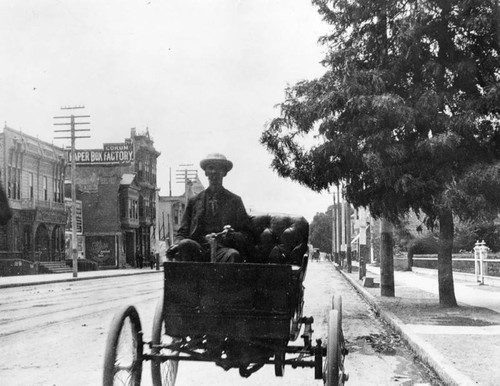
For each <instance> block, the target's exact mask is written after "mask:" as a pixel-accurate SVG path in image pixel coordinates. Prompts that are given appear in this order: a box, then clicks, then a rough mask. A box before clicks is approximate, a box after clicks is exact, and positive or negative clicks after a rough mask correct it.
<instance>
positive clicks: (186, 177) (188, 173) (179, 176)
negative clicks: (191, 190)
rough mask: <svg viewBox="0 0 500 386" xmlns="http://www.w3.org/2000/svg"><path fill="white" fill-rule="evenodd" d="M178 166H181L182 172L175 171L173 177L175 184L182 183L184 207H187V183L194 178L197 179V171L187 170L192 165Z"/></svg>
mask: <svg viewBox="0 0 500 386" xmlns="http://www.w3.org/2000/svg"><path fill="white" fill-rule="evenodd" d="M179 166H183V167H184V169H182V170H176V173H175V176H176V182H177V183H184V193H185V195H186V197H185V205H186V206H187V203H188V200H189V197H188V181H191V180H194V179H195V178H196V177H198V170H196V169H188V168H187V167H188V166H193V164H181V165H179Z"/></svg>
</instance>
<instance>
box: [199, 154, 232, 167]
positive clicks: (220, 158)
mask: <svg viewBox="0 0 500 386" xmlns="http://www.w3.org/2000/svg"><path fill="white" fill-rule="evenodd" d="M209 164H219V165H222V166H224V167H225V168H226V171H227V172H228V171H230V170H231V169H232V168H233V163H232V162H231V161H229V160H228V159H227V158H226V156H225V155H224V154H220V153H211V154H209V155H207V156H206V157H205V158H204V159H202V160H201V162H200V166H201V168H202V169H203V170H205V169H206V167H207V166H208V165H209Z"/></svg>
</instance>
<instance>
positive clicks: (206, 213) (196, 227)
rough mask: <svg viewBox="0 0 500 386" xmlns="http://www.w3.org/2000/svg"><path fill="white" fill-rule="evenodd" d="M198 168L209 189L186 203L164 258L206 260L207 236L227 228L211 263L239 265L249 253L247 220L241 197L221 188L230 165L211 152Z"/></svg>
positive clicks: (248, 220)
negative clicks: (201, 171)
mask: <svg viewBox="0 0 500 386" xmlns="http://www.w3.org/2000/svg"><path fill="white" fill-rule="evenodd" d="M200 166H201V168H202V169H203V170H204V171H205V175H206V176H207V178H208V184H209V186H208V188H207V189H205V190H204V191H202V192H201V193H199V194H198V195H196V196H195V197H192V198H191V199H190V200H189V201H188V204H187V207H186V211H185V212H184V216H183V218H182V222H181V226H180V228H179V230H178V231H177V235H176V237H175V241H174V244H173V245H172V246H171V247H170V248H169V249H168V251H167V256H168V257H169V258H175V259H176V260H180V261H210V243H209V239H210V237H212V236H213V234H214V233H219V232H222V231H223V230H224V229H230V231H228V232H227V233H226V234H225V235H224V236H222V237H221V239H220V240H219V239H218V245H217V249H216V256H215V261H216V262H225V263H231V262H243V261H244V260H245V258H246V257H247V256H248V254H249V245H250V240H251V236H250V235H251V231H250V218H249V216H248V214H247V212H246V210H245V207H244V205H243V202H242V200H241V198H240V197H239V196H237V195H236V194H234V193H231V192H230V191H228V190H226V189H225V188H224V187H223V186H222V180H223V179H224V177H225V176H226V175H227V173H228V172H229V171H230V170H231V169H232V168H233V163H232V162H231V161H229V160H228V159H227V158H226V157H225V156H224V155H222V154H219V153H213V154H209V155H208V156H207V157H206V158H205V159H203V160H202V161H201V162H200ZM207 236H208V237H207Z"/></svg>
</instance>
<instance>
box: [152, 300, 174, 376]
mask: <svg viewBox="0 0 500 386" xmlns="http://www.w3.org/2000/svg"><path fill="white" fill-rule="evenodd" d="M152 343H153V345H160V344H161V345H169V344H172V343H174V339H173V338H172V337H171V336H168V335H166V333H165V321H164V319H163V298H162V299H161V300H160V301H159V302H158V304H157V305H156V310H155V316H154V320H153V334H152ZM151 352H152V354H162V355H179V353H178V352H173V351H171V350H169V349H168V348H158V347H156V348H155V347H153V349H152V350H151ZM178 367H179V361H178V360H173V359H168V360H165V361H162V360H160V359H152V360H151V378H152V380H153V385H154V386H174V385H175V379H176V378H177V369H178Z"/></svg>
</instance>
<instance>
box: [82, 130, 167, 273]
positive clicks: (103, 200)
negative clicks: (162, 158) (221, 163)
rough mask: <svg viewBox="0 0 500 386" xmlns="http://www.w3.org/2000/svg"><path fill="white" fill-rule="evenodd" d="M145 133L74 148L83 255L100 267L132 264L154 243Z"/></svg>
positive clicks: (153, 154) (152, 172) (151, 154)
mask: <svg viewBox="0 0 500 386" xmlns="http://www.w3.org/2000/svg"><path fill="white" fill-rule="evenodd" d="M159 155H160V153H159V152H158V151H156V150H155V148H154V142H153V140H152V139H151V138H150V136H149V132H146V133H143V134H137V133H136V130H135V129H132V130H131V133H130V138H127V139H125V140H124V142H121V143H108V144H104V145H103V148H102V149H92V150H77V151H76V152H75V161H76V174H75V185H76V196H77V199H78V200H81V202H82V216H83V236H84V239H85V257H86V258H87V259H90V260H93V261H95V262H97V263H98V264H99V265H100V266H101V267H122V266H125V265H126V264H128V265H130V266H135V254H136V251H139V252H140V253H141V255H142V256H148V255H149V253H150V252H151V250H152V245H154V244H155V221H156V196H157V187H156V163H157V158H158V156H159Z"/></svg>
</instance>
